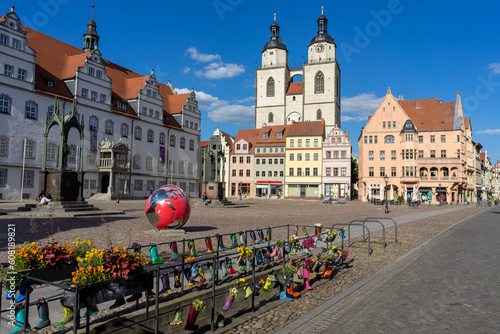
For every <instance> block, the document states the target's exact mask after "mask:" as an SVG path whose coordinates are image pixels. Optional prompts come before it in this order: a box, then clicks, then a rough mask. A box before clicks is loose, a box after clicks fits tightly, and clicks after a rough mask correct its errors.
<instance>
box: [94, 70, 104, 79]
mask: <svg viewBox="0 0 500 334" xmlns="http://www.w3.org/2000/svg"><path fill="white" fill-rule="evenodd" d="M95 76H96V78H99V79H101V78H102V71H100V70H97V71H96V72H95Z"/></svg>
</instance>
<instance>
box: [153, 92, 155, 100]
mask: <svg viewBox="0 0 500 334" xmlns="http://www.w3.org/2000/svg"><path fill="white" fill-rule="evenodd" d="M153 97H154V98H155V99H156V92H155V91H153Z"/></svg>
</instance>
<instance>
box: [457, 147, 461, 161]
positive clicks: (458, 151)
mask: <svg viewBox="0 0 500 334" xmlns="http://www.w3.org/2000/svg"><path fill="white" fill-rule="evenodd" d="M457 158H459V159H460V149H458V150H457Z"/></svg>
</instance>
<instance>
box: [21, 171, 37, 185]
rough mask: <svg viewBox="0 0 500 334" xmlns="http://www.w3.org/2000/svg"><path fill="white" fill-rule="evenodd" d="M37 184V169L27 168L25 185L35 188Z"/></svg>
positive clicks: (24, 179)
mask: <svg viewBox="0 0 500 334" xmlns="http://www.w3.org/2000/svg"><path fill="white" fill-rule="evenodd" d="M34 185H35V171H33V170H25V171H24V178H23V186H24V187H25V188H33V187H34Z"/></svg>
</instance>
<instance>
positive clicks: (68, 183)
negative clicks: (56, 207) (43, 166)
mask: <svg viewBox="0 0 500 334" xmlns="http://www.w3.org/2000/svg"><path fill="white" fill-rule="evenodd" d="M84 174H85V173H84V172H75V171H61V170H50V171H49V170H45V171H40V191H42V190H45V191H47V192H48V193H49V194H50V195H51V196H52V200H53V201H61V202H63V201H64V202H69V201H84V200H85V199H84V198H83V176H84Z"/></svg>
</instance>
